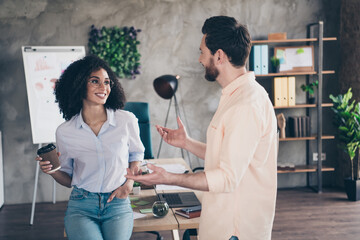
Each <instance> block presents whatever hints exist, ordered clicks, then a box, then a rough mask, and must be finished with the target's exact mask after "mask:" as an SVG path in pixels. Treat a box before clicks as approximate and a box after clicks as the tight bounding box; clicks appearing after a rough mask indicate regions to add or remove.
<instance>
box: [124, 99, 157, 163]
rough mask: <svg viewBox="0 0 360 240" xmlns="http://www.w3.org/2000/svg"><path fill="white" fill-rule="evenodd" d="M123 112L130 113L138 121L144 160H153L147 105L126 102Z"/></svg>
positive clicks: (144, 103)
mask: <svg viewBox="0 0 360 240" xmlns="http://www.w3.org/2000/svg"><path fill="white" fill-rule="evenodd" d="M124 110H126V111H129V112H132V113H133V114H134V115H135V116H136V117H137V119H138V123H139V129H140V139H141V142H142V143H143V144H144V147H145V153H144V159H153V158H154V156H153V152H152V142H151V129H150V114H149V104H148V103H146V102H127V103H126V104H125V107H124Z"/></svg>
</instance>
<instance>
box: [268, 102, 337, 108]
mask: <svg viewBox="0 0 360 240" xmlns="http://www.w3.org/2000/svg"><path fill="white" fill-rule="evenodd" d="M332 106H334V104H333V103H322V104H321V107H332ZM315 107H317V105H316V104H296V105H295V106H280V107H274V109H288V108H315Z"/></svg>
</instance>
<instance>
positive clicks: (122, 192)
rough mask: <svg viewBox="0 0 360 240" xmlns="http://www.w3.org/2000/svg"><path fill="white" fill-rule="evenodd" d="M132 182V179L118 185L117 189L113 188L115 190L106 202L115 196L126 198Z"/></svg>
mask: <svg viewBox="0 0 360 240" xmlns="http://www.w3.org/2000/svg"><path fill="white" fill-rule="evenodd" d="M133 184H134V181H126V182H125V183H124V184H123V185H122V186H120V187H118V188H117V189H115V191H113V193H112V194H111V195H110V197H109V199H108V200H107V202H108V203H109V202H111V201H112V200H113V199H114V198H115V197H116V198H122V199H124V198H127V196H129V194H130V192H131V190H132V188H133Z"/></svg>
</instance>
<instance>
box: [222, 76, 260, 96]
mask: <svg viewBox="0 0 360 240" xmlns="http://www.w3.org/2000/svg"><path fill="white" fill-rule="evenodd" d="M253 80H255V74H254V72H247V73H245V74H243V75H241V76H240V77H238V78H236V79H235V80H234V81H232V82H231V83H229V85H227V86H226V87H225V88H223V90H222V91H221V92H222V95H231V94H233V93H234V92H235V91H236V90H237V89H238V88H241V87H243V86H244V85H245V84H248V83H250V82H251V81H253Z"/></svg>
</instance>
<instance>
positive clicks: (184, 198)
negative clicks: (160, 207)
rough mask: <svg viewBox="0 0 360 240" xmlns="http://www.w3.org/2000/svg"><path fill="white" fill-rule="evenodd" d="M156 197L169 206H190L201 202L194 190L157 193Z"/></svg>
mask: <svg viewBox="0 0 360 240" xmlns="http://www.w3.org/2000/svg"><path fill="white" fill-rule="evenodd" d="M158 198H159V199H160V200H161V201H165V202H167V203H168V204H169V206H170V207H171V208H174V207H191V206H197V205H200V204H201V203H200V201H199V199H198V198H197V197H196V195H195V193H194V192H177V193H159V194H158Z"/></svg>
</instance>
